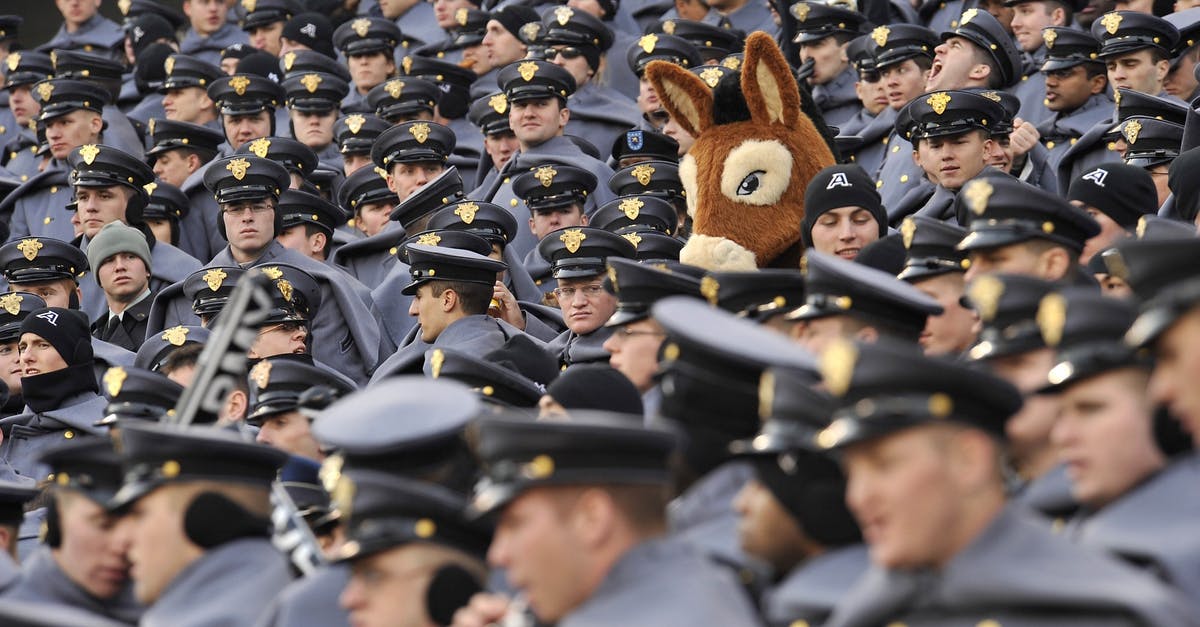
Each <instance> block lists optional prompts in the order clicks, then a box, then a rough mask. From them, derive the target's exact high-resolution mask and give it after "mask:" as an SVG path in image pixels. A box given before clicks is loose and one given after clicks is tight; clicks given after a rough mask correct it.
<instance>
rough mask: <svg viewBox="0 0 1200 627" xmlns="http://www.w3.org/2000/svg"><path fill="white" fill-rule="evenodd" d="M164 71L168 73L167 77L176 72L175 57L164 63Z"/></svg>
mask: <svg viewBox="0 0 1200 627" xmlns="http://www.w3.org/2000/svg"><path fill="white" fill-rule="evenodd" d="M163 69H164V70H166V71H167V76H170V75H171V73H172V72H174V71H175V55H171V56H169V57H167V60H166V61H163Z"/></svg>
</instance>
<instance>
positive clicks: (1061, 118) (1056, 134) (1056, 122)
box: [1037, 94, 1114, 189]
mask: <svg viewBox="0 0 1200 627" xmlns="http://www.w3.org/2000/svg"><path fill="white" fill-rule="evenodd" d="M1113 106H1114V105H1113V101H1112V100H1111V99H1110V98H1109V97H1108V96H1107V95H1105V94H1096V95H1095V96H1092V97H1091V98H1088V99H1087V100H1086V101H1084V103H1083V104H1082V105H1081V106H1080V107H1079V108H1078V109H1075V110H1074V111H1070V112H1068V113H1065V114H1064V113H1063V112H1061V111H1060V112H1057V113H1055V114H1054V115H1053V116H1051V117H1049V118H1047V119H1045V120H1042V121H1041V122H1040V123H1039V124H1038V126H1037V129H1038V133H1039V134H1040V135H1041V139H1040V141H1041V142H1042V145H1043V146H1045V147H1046V150H1049V151H1050V155H1049V157H1047V159H1046V167H1047V169H1049V170H1050V174H1051V175H1052V176H1055V177H1057V172H1058V164H1059V162H1061V161H1062V158H1063V155H1065V154H1067V150H1068V149H1070V148H1071V147H1072V146H1074V145H1075V144H1076V143H1078V141H1079V139H1080V138H1081V137H1083V136H1084V135H1085V134H1086V133H1087V132H1088V131H1089V130H1090V129H1091V128H1092V127H1093V126H1096V124H1097V123H1099V122H1101V121H1103V120H1111V119H1112V116H1113ZM1059 184H1060V185H1061V184H1062V182H1061V181H1059ZM1060 189H1067V188H1060Z"/></svg>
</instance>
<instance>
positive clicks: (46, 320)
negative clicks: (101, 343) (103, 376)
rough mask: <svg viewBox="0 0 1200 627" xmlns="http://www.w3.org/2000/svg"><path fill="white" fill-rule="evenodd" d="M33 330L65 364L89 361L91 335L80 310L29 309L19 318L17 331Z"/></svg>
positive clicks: (74, 364)
mask: <svg viewBox="0 0 1200 627" xmlns="http://www.w3.org/2000/svg"><path fill="white" fill-rule="evenodd" d="M26 333H33V334H35V335H37V336H39V337H41V338H42V339H44V340H46V341H47V342H50V345H51V346H53V347H54V350H57V351H58V355H59V356H60V357H62V358H63V361H65V362H67V365H68V366H78V365H80V364H84V363H87V362H90V361H92V357H93V355H92V335H91V330H90V329H89V328H88V321H87V318H85V317H84V314H83V312H81V311H77V310H74V309H63V308H62V307H46V308H45V309H38V310H35V311H32V312H30V314H29V315H28V316H26V317H25V319H24V320H22V321H21V334H22V335H24V334H26Z"/></svg>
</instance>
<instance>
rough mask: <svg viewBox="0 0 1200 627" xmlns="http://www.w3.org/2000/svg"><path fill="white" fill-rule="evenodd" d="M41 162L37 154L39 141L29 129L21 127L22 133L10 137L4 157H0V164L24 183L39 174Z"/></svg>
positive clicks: (5, 147)
mask: <svg viewBox="0 0 1200 627" xmlns="http://www.w3.org/2000/svg"><path fill="white" fill-rule="evenodd" d="M41 162H42V159H41V157H39V156H37V142H36V141H35V139H34V137H33V133H32V132H30V131H29V129H21V132H20V133H17V134H15V135H13V137H12V138H11V139H9V141H8V143H7V144H5V146H4V154H3V159H0V165H3V166H4V167H5V168H7V169H8V171H9V172H12V173H13V175H15V176H17V177H18V178H20V179H21V182H22V183H24V182H25V181H28V180H29V179H31V178H33V177H34V176H37V174H38V165H40V164H41Z"/></svg>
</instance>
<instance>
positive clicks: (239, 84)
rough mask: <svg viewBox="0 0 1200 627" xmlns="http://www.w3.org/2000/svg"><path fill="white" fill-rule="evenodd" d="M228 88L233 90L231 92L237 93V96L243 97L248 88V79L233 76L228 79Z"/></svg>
mask: <svg viewBox="0 0 1200 627" xmlns="http://www.w3.org/2000/svg"><path fill="white" fill-rule="evenodd" d="M229 86H230V87H232V88H233V91H235V92H237V95H239V96H245V95H246V88H247V87H249V86H250V79H249V78H246V77H245V76H234V77H233V78H231V79H229Z"/></svg>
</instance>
